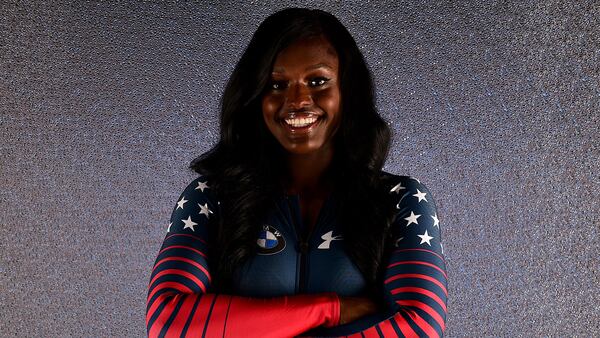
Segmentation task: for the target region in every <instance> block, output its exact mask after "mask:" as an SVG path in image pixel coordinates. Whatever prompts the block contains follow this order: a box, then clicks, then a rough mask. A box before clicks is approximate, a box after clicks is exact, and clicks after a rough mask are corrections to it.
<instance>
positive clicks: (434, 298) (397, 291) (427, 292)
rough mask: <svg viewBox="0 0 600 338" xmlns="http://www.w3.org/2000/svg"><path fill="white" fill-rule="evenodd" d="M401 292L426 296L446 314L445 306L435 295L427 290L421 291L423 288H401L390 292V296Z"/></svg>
mask: <svg viewBox="0 0 600 338" xmlns="http://www.w3.org/2000/svg"><path fill="white" fill-rule="evenodd" d="M402 292H416V293H420V294H422V295H425V296H428V297H430V298H432V299H433V300H435V301H436V302H437V303H438V304H439V305H440V306H441V307H442V308H443V309H444V312H446V304H444V301H443V300H442V299H441V298H440V297H439V296H438V295H436V294H435V293H433V292H431V291H429V290H427V289H423V288H416V287H401V288H396V289H393V290H392V295H395V294H397V293H402Z"/></svg>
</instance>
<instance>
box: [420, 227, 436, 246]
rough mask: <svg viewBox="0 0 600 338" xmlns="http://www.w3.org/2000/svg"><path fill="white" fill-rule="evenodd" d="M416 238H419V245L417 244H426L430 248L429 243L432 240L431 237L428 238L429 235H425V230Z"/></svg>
mask: <svg viewBox="0 0 600 338" xmlns="http://www.w3.org/2000/svg"><path fill="white" fill-rule="evenodd" d="M417 236H419V237H421V243H419V244H423V243H427V244H429V246H431V243H430V242H429V241H430V240H431V239H433V237H431V236H429V234H428V233H427V230H425V233H424V234H422V235H417Z"/></svg>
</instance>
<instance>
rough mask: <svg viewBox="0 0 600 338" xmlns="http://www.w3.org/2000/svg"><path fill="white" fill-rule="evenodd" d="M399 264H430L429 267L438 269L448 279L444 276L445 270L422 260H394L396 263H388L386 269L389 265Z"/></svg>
mask: <svg viewBox="0 0 600 338" xmlns="http://www.w3.org/2000/svg"><path fill="white" fill-rule="evenodd" d="M401 264H418V265H427V266H430V267H432V268H434V269H436V270H438V271H439V272H441V273H442V275H444V278H446V279H448V277H447V276H446V272H445V271H444V270H442V269H440V268H439V267H438V266H437V265H435V264H431V263H428V262H423V261H403V262H396V263H392V264H390V265H388V269H389V268H391V267H394V266H396V265H401Z"/></svg>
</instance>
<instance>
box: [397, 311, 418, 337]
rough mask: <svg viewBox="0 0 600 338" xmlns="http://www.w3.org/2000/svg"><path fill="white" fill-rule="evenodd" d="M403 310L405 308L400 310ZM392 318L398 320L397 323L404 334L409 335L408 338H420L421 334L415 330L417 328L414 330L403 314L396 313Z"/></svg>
mask: <svg viewBox="0 0 600 338" xmlns="http://www.w3.org/2000/svg"><path fill="white" fill-rule="evenodd" d="M400 311H403V310H400ZM392 320H395V321H396V324H398V327H399V328H400V332H402V335H403V336H405V337H407V338H413V337H414V338H418V337H419V335H418V334H417V333H416V332H415V330H413V328H412V327H410V324H409V323H408V321H406V319H404V317H402V315H401V314H399V313H396V314H395V315H394V317H393V318H392Z"/></svg>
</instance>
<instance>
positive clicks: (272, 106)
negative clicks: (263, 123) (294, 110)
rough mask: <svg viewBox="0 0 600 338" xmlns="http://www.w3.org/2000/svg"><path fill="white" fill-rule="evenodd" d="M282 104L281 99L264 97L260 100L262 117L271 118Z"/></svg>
mask: <svg viewBox="0 0 600 338" xmlns="http://www.w3.org/2000/svg"><path fill="white" fill-rule="evenodd" d="M282 104H283V102H282V99H281V98H280V97H278V96H274V95H265V96H264V97H263V99H262V111H263V116H264V117H273V116H275V113H276V112H277V111H278V110H279V109H280V107H281V105H282Z"/></svg>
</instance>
